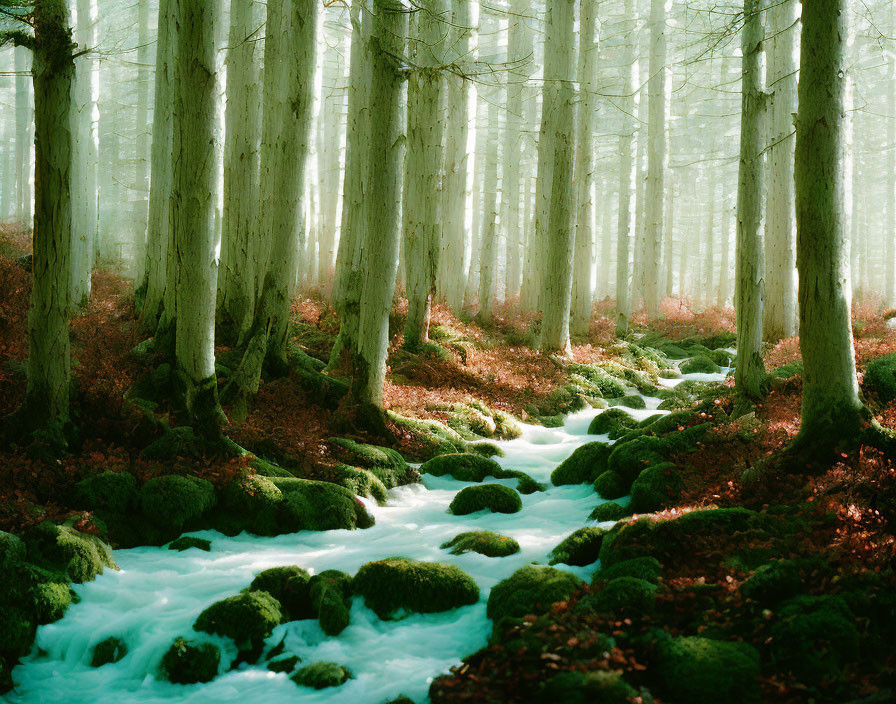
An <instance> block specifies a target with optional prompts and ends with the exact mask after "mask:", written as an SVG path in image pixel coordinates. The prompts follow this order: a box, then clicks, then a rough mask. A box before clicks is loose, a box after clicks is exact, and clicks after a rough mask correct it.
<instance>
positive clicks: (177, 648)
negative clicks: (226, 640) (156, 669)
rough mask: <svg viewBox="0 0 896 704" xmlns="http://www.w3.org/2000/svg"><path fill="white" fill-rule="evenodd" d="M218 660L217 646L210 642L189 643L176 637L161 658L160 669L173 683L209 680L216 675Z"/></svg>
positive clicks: (192, 682)
mask: <svg viewBox="0 0 896 704" xmlns="http://www.w3.org/2000/svg"><path fill="white" fill-rule="evenodd" d="M220 662H221V651H220V650H218V646H216V645H212V644H211V643H201V644H199V645H191V644H190V643H188V642H187V641H185V640H184V639H183V638H178V639H177V640H175V641H174V643H173V644H172V646H171V647H170V648H169V649H168V652H166V653H165V655H164V657H163V658H162V670H163V672H164V673H165V675H166V676H167V679H168V681H169V682H173V683H174V684H196V683H198V682H211V681H212V680H213V679H215V677H217V675H218V666H219V665H220Z"/></svg>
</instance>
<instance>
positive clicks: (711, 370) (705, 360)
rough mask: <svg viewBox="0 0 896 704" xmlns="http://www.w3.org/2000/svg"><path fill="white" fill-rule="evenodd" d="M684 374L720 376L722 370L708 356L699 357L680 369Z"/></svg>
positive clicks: (687, 362) (683, 364)
mask: <svg viewBox="0 0 896 704" xmlns="http://www.w3.org/2000/svg"><path fill="white" fill-rule="evenodd" d="M678 369H679V370H680V371H681V373H682V374H718V373H719V372H721V371H722V368H721V367H720V366H719V365H718V364H716V363H715V362H714V361H712V359H710V358H709V357H707V356H706V355H702V354H701V355H698V356H696V357H693V358H691V359H689V360H687V361H686V362H683V363H682V364H681V366H680V367H679V368H678Z"/></svg>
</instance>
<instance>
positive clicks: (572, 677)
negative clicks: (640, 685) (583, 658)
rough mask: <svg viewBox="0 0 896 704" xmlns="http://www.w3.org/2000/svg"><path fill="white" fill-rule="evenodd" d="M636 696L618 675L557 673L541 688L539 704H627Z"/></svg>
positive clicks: (607, 672)
mask: <svg viewBox="0 0 896 704" xmlns="http://www.w3.org/2000/svg"><path fill="white" fill-rule="evenodd" d="M637 694H638V692H637V691H636V690H635V689H634V687H632V686H631V685H629V684H628V683H627V682H626V681H625V680H624V679H622V675H621V674H619V673H618V672H611V671H608V670H596V671H594V672H584V673H583V672H575V671H573V672H561V673H560V674H559V675H554V676H553V677H551V678H550V679H549V680H547V681H545V682H544V684H542V686H541V689H540V690H539V699H538V701H541V702H554V703H555V704H593V703H596V702H599V703H600V704H628V702H629V701H631V700H632V698H634V697H636V696H637Z"/></svg>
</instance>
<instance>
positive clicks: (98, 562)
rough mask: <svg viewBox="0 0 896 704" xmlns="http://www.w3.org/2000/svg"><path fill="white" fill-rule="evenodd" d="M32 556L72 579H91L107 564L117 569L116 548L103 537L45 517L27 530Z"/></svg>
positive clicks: (86, 580)
mask: <svg viewBox="0 0 896 704" xmlns="http://www.w3.org/2000/svg"><path fill="white" fill-rule="evenodd" d="M25 544H26V546H27V555H28V559H29V560H30V561H31V562H33V563H35V564H36V565H38V566H40V567H43V568H45V569H47V570H49V571H51V572H58V573H60V574H63V575H65V576H67V577H68V579H70V580H71V581H72V582H75V583H76V584H81V583H83V582H89V581H90V580H92V579H93V578H94V577H96V576H97V575H98V574H102V573H103V569H104V568H106V567H112V568H114V569H117V567H116V565H115V562H114V561H113V560H112V549H111V548H110V547H109V546H108V545H106V543H104V542H103V541H102V540H100V539H99V538H97V537H95V536H93V535H89V534H87V533H81V532H79V531H77V530H75V529H74V528H71V527H69V526H66V525H57V524H55V523H53V522H52V521H44V522H43V523H41V524H40V525H38V526H36V527H34V528H31V529H30V530H28V531H27V532H26V533H25Z"/></svg>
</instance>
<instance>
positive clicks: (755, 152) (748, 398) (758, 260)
mask: <svg viewBox="0 0 896 704" xmlns="http://www.w3.org/2000/svg"><path fill="white" fill-rule="evenodd" d="M741 31H742V52H743V59H742V61H743V65H742V74H743V77H742V81H743V82H742V86H741V128H740V176H739V182H738V189H737V276H736V289H737V290H736V293H735V308H736V309H737V351H738V355H737V369H736V370H735V373H734V384H735V392H736V393H737V396H738V398H739V399H741V401H742V402H747V403H751V402H752V401H755V400H756V399H758V398H760V397H761V395H762V382H763V381H764V379H765V364H764V363H763V361H762V302H763V276H764V275H765V272H764V258H765V257H764V256H763V249H762V231H761V228H762V150H763V147H764V144H763V134H762V122H761V121H762V111H763V102H762V101H763V98H762V95H763V94H762V38H763V32H762V16H761V2H760V0H744V27H743V29H742V30H741ZM742 407H745V406H742Z"/></svg>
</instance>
